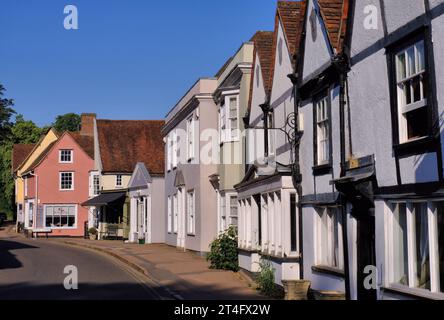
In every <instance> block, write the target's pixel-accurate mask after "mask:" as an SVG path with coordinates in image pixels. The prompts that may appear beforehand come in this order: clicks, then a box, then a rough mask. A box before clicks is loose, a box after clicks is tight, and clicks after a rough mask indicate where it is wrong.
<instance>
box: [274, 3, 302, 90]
mask: <svg viewBox="0 0 444 320" xmlns="http://www.w3.org/2000/svg"><path fill="white" fill-rule="evenodd" d="M306 5H307V2H306V1H305V0H303V1H278V4H277V11H276V21H275V27H274V37H273V38H274V39H273V50H272V51H273V57H272V61H273V63H272V64H271V70H270V82H269V83H270V87H271V88H272V87H273V77H274V61H275V60H276V48H277V37H278V35H277V34H278V26H279V21H281V22H282V27H283V29H284V36H285V39H286V42H287V45H288V48H289V50H290V54H291V56H292V57H294V56H295V55H297V54H298V53H299V49H300V44H301V36H302V32H303V30H304V21H305V14H306ZM293 67H294V68H296V67H297V66H296V65H293Z"/></svg>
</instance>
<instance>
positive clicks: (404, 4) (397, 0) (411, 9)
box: [384, 0, 425, 33]
mask: <svg viewBox="0 0 444 320" xmlns="http://www.w3.org/2000/svg"><path fill="white" fill-rule="evenodd" d="M384 7H385V15H386V21H387V31H388V32H389V33H391V32H393V31H395V30H397V29H398V28H400V27H402V26H404V25H405V24H407V23H408V22H410V21H412V20H413V19H415V18H416V17H418V16H420V15H421V14H423V13H424V12H425V8H424V1H418V0H384Z"/></svg>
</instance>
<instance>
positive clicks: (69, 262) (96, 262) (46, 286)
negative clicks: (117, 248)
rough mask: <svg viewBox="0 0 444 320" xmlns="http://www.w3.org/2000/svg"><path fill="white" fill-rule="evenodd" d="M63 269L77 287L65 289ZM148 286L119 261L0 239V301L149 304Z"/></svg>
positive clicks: (44, 243)
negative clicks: (70, 269)
mask: <svg viewBox="0 0 444 320" xmlns="http://www.w3.org/2000/svg"><path fill="white" fill-rule="evenodd" d="M66 266H75V267H76V268H77V271H78V289H77V290H66V289H65V286H64V280H65V278H66V277H67V276H68V274H64V271H65V270H64V269H65V267H66ZM156 298H157V295H156V294H155V293H153V290H152V289H151V287H150V286H149V285H148V284H147V282H146V281H145V280H144V279H143V277H142V276H140V275H137V274H136V273H134V272H133V271H131V270H129V269H128V268H126V267H125V266H124V265H122V264H121V263H120V262H117V261H114V260H113V259H112V258H108V257H105V256H103V255H101V254H99V253H96V252H92V251H87V250H83V249H78V248H72V247H68V246H62V245H58V244H54V243H50V242H48V241H45V240H44V239H42V240H33V239H29V240H28V239H21V238H0V300H35V299H38V300H48V299H51V300H53V299H56V300H121V299H122V300H128V299H131V300H134V299H135V300H154V299H156Z"/></svg>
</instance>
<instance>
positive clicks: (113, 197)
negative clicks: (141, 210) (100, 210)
mask: <svg viewBox="0 0 444 320" xmlns="http://www.w3.org/2000/svg"><path fill="white" fill-rule="evenodd" d="M125 197H126V191H121V192H112V193H102V194H101V195H99V196H97V197H95V198H92V199H90V200H88V201H86V202H84V203H82V206H84V207H100V206H107V205H109V204H111V203H113V202H116V201H118V200H121V199H123V198H125Z"/></svg>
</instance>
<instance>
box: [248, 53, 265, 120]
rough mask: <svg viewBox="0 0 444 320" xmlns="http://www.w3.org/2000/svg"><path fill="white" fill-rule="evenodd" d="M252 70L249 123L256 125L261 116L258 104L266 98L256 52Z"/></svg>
mask: <svg viewBox="0 0 444 320" xmlns="http://www.w3.org/2000/svg"><path fill="white" fill-rule="evenodd" d="M253 70H254V81H253V88H252V95H251V110H250V125H254V126H256V125H257V123H258V121H259V120H260V119H261V118H262V110H261V108H260V107H259V105H261V104H263V103H264V102H265V100H266V95H265V89H264V79H263V77H262V69H261V62H260V59H259V55H258V54H257V53H256V64H255V66H254V69H253Z"/></svg>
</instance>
